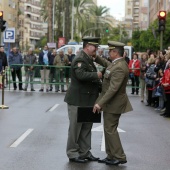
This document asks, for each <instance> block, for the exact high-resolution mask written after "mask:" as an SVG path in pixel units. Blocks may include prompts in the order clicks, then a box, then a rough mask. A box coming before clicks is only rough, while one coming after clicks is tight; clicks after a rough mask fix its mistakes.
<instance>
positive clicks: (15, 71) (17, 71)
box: [8, 47, 23, 90]
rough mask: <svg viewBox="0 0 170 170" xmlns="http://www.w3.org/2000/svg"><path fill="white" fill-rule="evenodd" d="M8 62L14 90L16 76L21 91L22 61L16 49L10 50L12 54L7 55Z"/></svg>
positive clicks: (15, 87)
mask: <svg viewBox="0 0 170 170" xmlns="http://www.w3.org/2000/svg"><path fill="white" fill-rule="evenodd" d="M8 62H9V66H10V69H11V74H12V81H13V86H14V90H16V89H17V85H16V76H17V77H18V80H19V90H23V88H22V72H21V68H22V64H23V59H22V55H21V54H20V53H19V52H18V50H17V48H16V47H14V48H13V49H12V52H11V53H10V54H9V59H8Z"/></svg>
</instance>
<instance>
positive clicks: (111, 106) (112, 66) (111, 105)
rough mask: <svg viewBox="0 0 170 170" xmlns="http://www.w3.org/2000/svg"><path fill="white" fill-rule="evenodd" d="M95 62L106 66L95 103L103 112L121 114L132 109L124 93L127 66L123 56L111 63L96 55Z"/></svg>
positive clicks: (127, 72)
mask: <svg viewBox="0 0 170 170" xmlns="http://www.w3.org/2000/svg"><path fill="white" fill-rule="evenodd" d="M95 62H97V63H99V64H101V65H102V66H104V67H106V71H105V74H104V80H103V84H102V92H101V94H100V96H99V98H98V99H97V101H96V103H98V104H99V106H101V107H102V109H103V111H104V112H107V113H114V114H122V113H126V112H129V111H132V110H133V109H132V106H131V104H130V102H129V99H128V96H127V94H126V85H127V81H128V77H129V68H128V65H127V63H126V61H125V59H124V58H120V59H118V60H116V61H113V62H112V63H110V62H108V61H107V60H105V59H103V58H101V57H97V58H96V60H95Z"/></svg>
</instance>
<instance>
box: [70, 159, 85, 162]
mask: <svg viewBox="0 0 170 170" xmlns="http://www.w3.org/2000/svg"><path fill="white" fill-rule="evenodd" d="M69 161H70V162H76V163H86V162H87V160H85V159H81V158H70V159H69Z"/></svg>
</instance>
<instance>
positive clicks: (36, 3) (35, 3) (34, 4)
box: [25, 0, 41, 8]
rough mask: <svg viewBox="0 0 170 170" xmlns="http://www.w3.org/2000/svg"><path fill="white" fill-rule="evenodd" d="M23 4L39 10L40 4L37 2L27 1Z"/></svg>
mask: <svg viewBox="0 0 170 170" xmlns="http://www.w3.org/2000/svg"><path fill="white" fill-rule="evenodd" d="M25 3H27V4H30V5H33V6H36V7H40V8H41V3H39V2H32V0H27V1H26V2H25Z"/></svg>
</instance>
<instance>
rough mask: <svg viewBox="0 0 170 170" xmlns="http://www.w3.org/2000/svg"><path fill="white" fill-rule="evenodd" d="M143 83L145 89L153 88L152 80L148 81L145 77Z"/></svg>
mask: <svg viewBox="0 0 170 170" xmlns="http://www.w3.org/2000/svg"><path fill="white" fill-rule="evenodd" d="M145 83H146V87H148V88H152V87H153V80H152V79H148V78H147V77H146V78H145Z"/></svg>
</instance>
